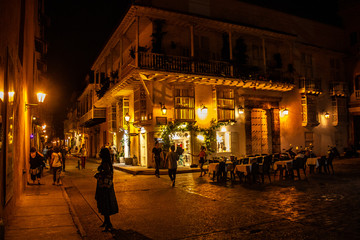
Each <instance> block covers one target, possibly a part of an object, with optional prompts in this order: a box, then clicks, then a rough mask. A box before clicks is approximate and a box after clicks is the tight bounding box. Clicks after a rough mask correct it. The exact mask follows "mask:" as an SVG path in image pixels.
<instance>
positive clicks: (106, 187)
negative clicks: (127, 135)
mask: <svg viewBox="0 0 360 240" xmlns="http://www.w3.org/2000/svg"><path fill="white" fill-rule="evenodd" d="M100 158H101V159H102V161H101V164H100V166H99V167H98V171H99V172H98V173H97V174H96V176H95V177H96V178H97V186H96V193H95V199H96V201H97V208H98V210H99V213H100V214H101V215H103V216H104V223H103V224H102V225H101V226H100V227H105V231H111V230H112V224H111V222H110V215H113V214H116V213H118V212H119V208H118V204H117V201H116V196H115V191H114V184H113V166H112V164H111V156H110V151H109V149H107V148H102V149H101V151H100Z"/></svg>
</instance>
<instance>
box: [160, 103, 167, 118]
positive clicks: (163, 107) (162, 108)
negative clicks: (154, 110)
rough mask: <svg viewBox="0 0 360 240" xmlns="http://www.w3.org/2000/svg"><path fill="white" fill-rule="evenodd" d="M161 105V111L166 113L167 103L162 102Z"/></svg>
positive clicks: (163, 113)
mask: <svg viewBox="0 0 360 240" xmlns="http://www.w3.org/2000/svg"><path fill="white" fill-rule="evenodd" d="M160 107H161V113H162V115H166V112H167V109H166V107H165V104H162V103H161V102H160Z"/></svg>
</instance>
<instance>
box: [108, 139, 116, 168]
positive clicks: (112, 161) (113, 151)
mask: <svg viewBox="0 0 360 240" xmlns="http://www.w3.org/2000/svg"><path fill="white" fill-rule="evenodd" d="M109 150H110V155H111V163H112V164H114V162H115V156H116V152H117V151H116V147H115V145H114V143H113V142H112V143H111V146H110V149H109Z"/></svg>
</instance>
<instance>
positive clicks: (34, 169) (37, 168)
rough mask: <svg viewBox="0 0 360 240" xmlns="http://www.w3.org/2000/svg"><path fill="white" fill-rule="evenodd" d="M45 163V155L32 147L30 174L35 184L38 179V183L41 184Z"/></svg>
mask: <svg viewBox="0 0 360 240" xmlns="http://www.w3.org/2000/svg"><path fill="white" fill-rule="evenodd" d="M44 165H45V163H44V155H42V154H41V153H39V152H37V151H36V148H34V147H32V148H30V176H31V180H32V181H33V184H35V180H36V179H37V181H38V184H39V185H40V179H41V174H42V168H43V166H44Z"/></svg>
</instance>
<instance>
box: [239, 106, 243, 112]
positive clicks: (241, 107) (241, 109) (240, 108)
mask: <svg viewBox="0 0 360 240" xmlns="http://www.w3.org/2000/svg"><path fill="white" fill-rule="evenodd" d="M238 110H239V114H243V113H244V108H243V106H239V108H238Z"/></svg>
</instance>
